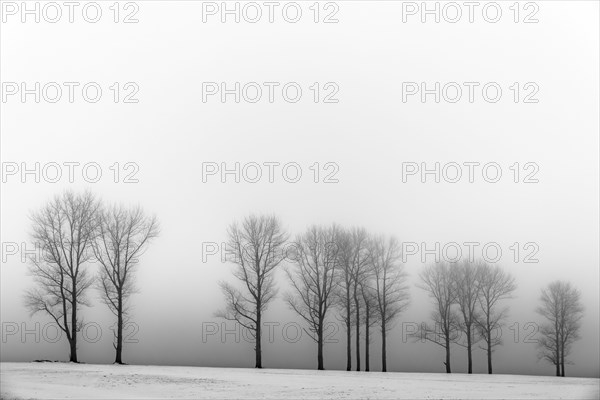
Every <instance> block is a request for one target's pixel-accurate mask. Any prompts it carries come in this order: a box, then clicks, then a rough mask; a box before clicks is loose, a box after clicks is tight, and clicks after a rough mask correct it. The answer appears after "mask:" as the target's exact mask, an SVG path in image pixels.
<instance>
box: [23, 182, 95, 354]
mask: <svg viewBox="0 0 600 400" xmlns="http://www.w3.org/2000/svg"><path fill="white" fill-rule="evenodd" d="M97 209H98V201H97V200H96V198H95V197H94V195H92V193H90V192H85V193H83V194H75V193H73V192H70V191H67V192H64V193H63V194H62V195H60V196H56V197H55V198H54V199H53V200H51V201H50V202H48V203H47V204H46V205H45V206H44V207H43V208H42V209H41V210H40V211H39V212H37V213H33V214H32V216H31V221H32V223H33V234H32V239H33V240H34V241H35V242H36V244H37V245H38V246H39V247H40V248H41V249H42V255H41V257H39V258H31V266H30V273H31V275H32V276H33V277H34V280H35V281H36V283H37V286H38V287H37V288H36V289H34V290H31V291H29V292H28V293H27V294H26V296H25V303H26V306H27V307H28V308H29V310H30V311H31V313H32V314H35V313H37V312H39V311H42V312H45V313H47V314H48V315H50V316H51V317H52V319H53V320H54V321H55V322H56V324H57V325H58V326H59V327H60V329H61V330H62V331H63V332H64V333H65V334H66V336H67V340H68V341H69V348H70V356H69V360H70V361H72V362H78V360H77V332H78V331H79V330H80V329H81V327H82V325H83V321H82V319H81V318H80V317H79V315H78V310H79V307H80V306H81V305H88V303H87V299H86V298H85V291H86V289H88V288H89V286H90V285H91V284H92V282H93V278H92V276H91V275H90V274H89V272H88V270H87V268H86V267H85V266H84V265H85V264H86V263H87V262H88V261H90V259H91V258H92V252H91V251H90V246H91V245H92V242H93V240H94V232H95V226H94V223H95V215H96V210H97Z"/></svg>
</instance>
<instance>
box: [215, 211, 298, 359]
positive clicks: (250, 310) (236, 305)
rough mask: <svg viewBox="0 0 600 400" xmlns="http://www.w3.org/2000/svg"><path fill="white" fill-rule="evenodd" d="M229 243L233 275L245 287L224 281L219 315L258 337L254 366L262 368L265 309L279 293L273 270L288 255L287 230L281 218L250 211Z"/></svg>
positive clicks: (233, 227)
mask: <svg viewBox="0 0 600 400" xmlns="http://www.w3.org/2000/svg"><path fill="white" fill-rule="evenodd" d="M228 237H229V240H228V246H229V250H230V251H231V252H232V253H233V257H232V260H231V261H232V262H233V263H234V264H235V270H234V272H233V274H234V276H235V277H236V278H237V279H238V280H239V281H240V282H242V284H243V286H244V289H241V290H240V289H238V288H236V287H234V286H233V285H230V284H228V283H225V282H222V283H221V289H222V291H223V293H224V294H225V301H226V307H225V310H222V311H219V312H217V313H216V315H217V316H218V317H221V318H225V319H228V320H232V321H236V322H237V323H239V324H240V325H241V326H243V327H245V328H246V329H248V332H249V333H250V334H251V335H252V337H253V338H254V340H255V347H254V350H255V368H262V344H261V323H262V316H263V312H264V311H265V310H266V309H267V306H268V305H269V303H270V302H271V300H273V298H274V297H275V296H276V294H277V289H276V287H275V282H274V280H273V273H274V271H275V268H276V267H277V266H278V265H279V264H280V263H281V262H282V261H283V260H284V259H285V256H286V255H285V252H284V246H285V243H286V241H287V239H288V234H287V233H286V232H285V230H284V229H283V228H282V226H281V222H280V221H279V219H278V218H276V217H273V216H254V215H251V216H249V217H247V218H245V219H244V221H243V223H242V225H241V226H239V225H238V224H236V223H233V224H232V225H231V226H230V227H229V230H228Z"/></svg>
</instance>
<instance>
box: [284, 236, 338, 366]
mask: <svg viewBox="0 0 600 400" xmlns="http://www.w3.org/2000/svg"><path fill="white" fill-rule="evenodd" d="M338 233H339V232H338V228H337V227H335V226H332V227H329V228H324V227H317V226H313V227H311V228H309V229H308V230H307V231H306V232H305V233H304V234H302V235H299V236H298V237H297V239H296V243H295V244H296V248H295V255H294V257H293V260H292V261H293V263H292V268H290V269H287V270H286V273H287V276H288V278H289V281H290V283H291V285H292V288H293V292H292V293H288V294H286V296H285V300H286V302H287V303H288V305H289V307H290V308H291V309H292V310H294V311H295V312H296V313H297V314H298V315H299V316H300V317H301V318H302V319H303V320H304V321H305V322H306V323H307V325H308V330H306V329H305V330H304V331H305V332H306V333H307V334H308V335H309V336H310V337H311V339H313V340H314V341H315V342H316V343H317V369H319V370H323V369H325V367H324V361H323V340H324V336H323V334H324V326H325V318H326V317H327V313H328V311H329V308H330V306H331V304H332V301H333V289H334V281H335V274H336V270H337V268H338V263H339V254H338V244H337V241H338Z"/></svg>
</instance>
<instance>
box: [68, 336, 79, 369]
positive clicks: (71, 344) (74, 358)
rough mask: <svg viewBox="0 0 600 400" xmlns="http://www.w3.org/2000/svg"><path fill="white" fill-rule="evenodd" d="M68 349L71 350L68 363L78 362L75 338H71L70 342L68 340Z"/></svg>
mask: <svg viewBox="0 0 600 400" xmlns="http://www.w3.org/2000/svg"><path fill="white" fill-rule="evenodd" d="M69 347H70V349H71V354H70V356H69V361H71V362H74V363H76V362H79V361H77V340H76V338H75V337H73V338H71V340H69Z"/></svg>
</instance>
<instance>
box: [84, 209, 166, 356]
mask: <svg viewBox="0 0 600 400" xmlns="http://www.w3.org/2000/svg"><path fill="white" fill-rule="evenodd" d="M96 227H97V234H96V238H95V241H94V242H92V244H93V245H92V248H93V251H94V256H95V258H96V260H97V261H98V263H99V264H100V273H99V279H98V281H97V283H98V285H97V286H98V288H99V290H100V293H101V296H102V300H103V301H104V303H105V304H106V305H107V306H108V308H109V309H110V311H111V312H112V313H113V314H114V315H115V316H116V317H117V329H116V333H115V342H116V344H113V346H114V348H115V351H116V355H115V363H116V364H123V358H122V353H123V329H124V326H125V324H126V323H127V318H128V317H129V307H128V301H129V298H130V296H131V295H132V294H133V293H135V292H136V287H135V270H136V268H135V267H136V266H137V263H138V262H139V258H140V257H141V256H142V254H143V253H144V252H145V251H146V249H147V247H148V244H149V243H150V241H151V240H152V239H154V238H155V237H157V236H158V233H159V228H158V222H157V221H156V218H155V217H149V216H146V215H145V214H144V212H143V210H142V209H141V208H140V207H135V208H125V207H123V206H117V205H115V206H112V207H106V208H102V209H100V211H99V212H98V213H97V223H96Z"/></svg>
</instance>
